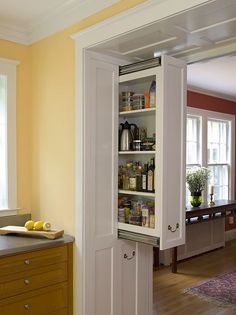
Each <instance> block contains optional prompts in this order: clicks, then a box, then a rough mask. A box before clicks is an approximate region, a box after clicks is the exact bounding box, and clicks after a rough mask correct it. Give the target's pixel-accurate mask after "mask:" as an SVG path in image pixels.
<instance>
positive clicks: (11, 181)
mask: <svg viewBox="0 0 236 315" xmlns="http://www.w3.org/2000/svg"><path fill="white" fill-rule="evenodd" d="M18 64H19V61H16V60H9V59H3V58H0V74H1V75H5V76H7V131H6V132H7V200H8V206H7V208H6V209H3V208H0V216H4V215H9V214H17V168H16V66H17V65H18Z"/></svg>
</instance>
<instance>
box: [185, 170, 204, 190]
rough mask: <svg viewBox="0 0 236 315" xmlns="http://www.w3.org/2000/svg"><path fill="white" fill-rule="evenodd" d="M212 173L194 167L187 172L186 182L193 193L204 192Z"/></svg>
mask: <svg viewBox="0 0 236 315" xmlns="http://www.w3.org/2000/svg"><path fill="white" fill-rule="evenodd" d="M209 175H210V171H209V170H208V169H207V168H205V167H196V166H195V167H192V168H191V169H189V170H187V175H186V182H187V184H188V189H189V191H190V192H191V193H194V192H201V191H202V190H204V188H205V187H206V184H207V180H208V178H209Z"/></svg>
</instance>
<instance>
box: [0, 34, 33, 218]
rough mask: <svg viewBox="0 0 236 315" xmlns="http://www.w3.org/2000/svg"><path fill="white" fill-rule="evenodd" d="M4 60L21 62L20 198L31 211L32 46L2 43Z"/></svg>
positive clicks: (18, 119)
mask: <svg viewBox="0 0 236 315" xmlns="http://www.w3.org/2000/svg"><path fill="white" fill-rule="evenodd" d="M0 58H7V59H14V60H19V61H20V64H19V65H18V66H17V93H16V98H17V102H16V103H17V108H16V115H17V117H16V124H17V195H18V207H21V208H22V209H23V212H27V211H29V210H30V208H31V174H30V165H31V106H30V90H31V80H30V57H29V47H27V46H24V45H19V44H15V43H12V42H9V41H5V40H0Z"/></svg>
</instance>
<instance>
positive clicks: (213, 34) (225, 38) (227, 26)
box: [0, 0, 236, 101]
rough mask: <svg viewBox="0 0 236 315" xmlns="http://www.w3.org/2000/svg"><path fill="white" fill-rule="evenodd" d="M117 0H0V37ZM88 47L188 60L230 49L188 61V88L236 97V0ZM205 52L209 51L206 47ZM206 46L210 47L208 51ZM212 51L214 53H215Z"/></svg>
mask: <svg viewBox="0 0 236 315" xmlns="http://www.w3.org/2000/svg"><path fill="white" fill-rule="evenodd" d="M117 2H119V0H99V1H94V0H40V1H39V0H0V38H1V39H7V40H11V41H14V42H18V43H23V44H30V43H33V42H35V41H37V40H40V39H42V38H44V37H46V36H49V35H51V34H53V33H55V32H58V31H60V30H62V29H64V28H66V27H69V26H71V25H72V24H74V23H76V22H79V21H80V20H82V19H84V18H86V17H87V16H90V15H92V14H94V13H96V12H98V11H101V10H102V9H104V8H106V7H108V6H110V5H113V4H115V3H117ZM94 50H96V51H102V52H106V53H107V54H109V55H112V56H115V57H122V58H126V59H127V60H129V61H137V60H143V59H147V58H152V57H153V54H154V52H158V53H160V54H168V55H172V56H175V57H177V58H182V59H186V60H189V55H191V56H192V57H191V58H190V60H194V58H195V59H196V60H197V59H202V58H205V56H206V55H208V56H210V55H212V56H214V54H215V55H220V54H226V53H227V54H230V56H227V57H222V58H220V59H213V60H207V61H205V62H200V63H196V64H192V65H189V66H188V84H189V87H190V88H191V89H194V90H200V91H203V92H204V93H209V94H215V95H218V96H222V97H224V98H229V99H233V100H235V101H236V79H235V78H234V72H235V70H236V57H235V55H232V53H234V52H236V0H224V1H223V0H212V1H208V2H206V4H204V5H201V6H198V7H195V8H194V9H191V10H188V11H184V12H182V13H180V14H178V15H175V16H171V17H169V18H167V19H164V20H161V21H157V22H155V23H153V24H150V25H147V26H146V27H145V28H143V29H141V30H140V29H139V30H135V31H133V32H130V33H128V34H125V35H123V36H122V37H120V38H114V39H113V40H110V41H108V42H106V43H105V44H102V45H100V46H97V47H96V48H95V49H94ZM208 52H209V53H208ZM211 52H212V53H211ZM215 52H216V53H215Z"/></svg>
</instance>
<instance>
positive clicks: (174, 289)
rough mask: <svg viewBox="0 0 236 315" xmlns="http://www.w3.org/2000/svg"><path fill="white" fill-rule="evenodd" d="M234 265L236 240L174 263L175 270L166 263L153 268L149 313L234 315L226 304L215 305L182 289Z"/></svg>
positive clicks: (155, 314) (156, 314)
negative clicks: (151, 301) (173, 271)
mask: <svg viewBox="0 0 236 315" xmlns="http://www.w3.org/2000/svg"><path fill="white" fill-rule="evenodd" d="M235 268H236V240H234V241H230V242H228V243H227V244H226V247H225V248H222V249H218V250H215V251H212V252H209V253H207V254H203V255H200V256H197V257H194V258H191V259H188V260H185V261H182V262H179V263H178V272H177V273H176V274H174V273H172V272H171V268H170V267H160V268H159V269H157V270H155V271H154V278H153V302H154V304H153V315H236V311H235V310H232V309H230V308H228V307H219V306H217V305H216V304H214V303H210V302H206V301H204V300H202V299H200V298H198V297H196V296H191V295H188V294H185V293H183V292H182V290H183V289H185V288H188V287H191V286H193V285H195V284H197V283H200V282H203V281H206V280H208V279H209V278H212V277H215V276H217V275H219V274H221V273H223V272H226V271H229V270H233V269H235Z"/></svg>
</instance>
